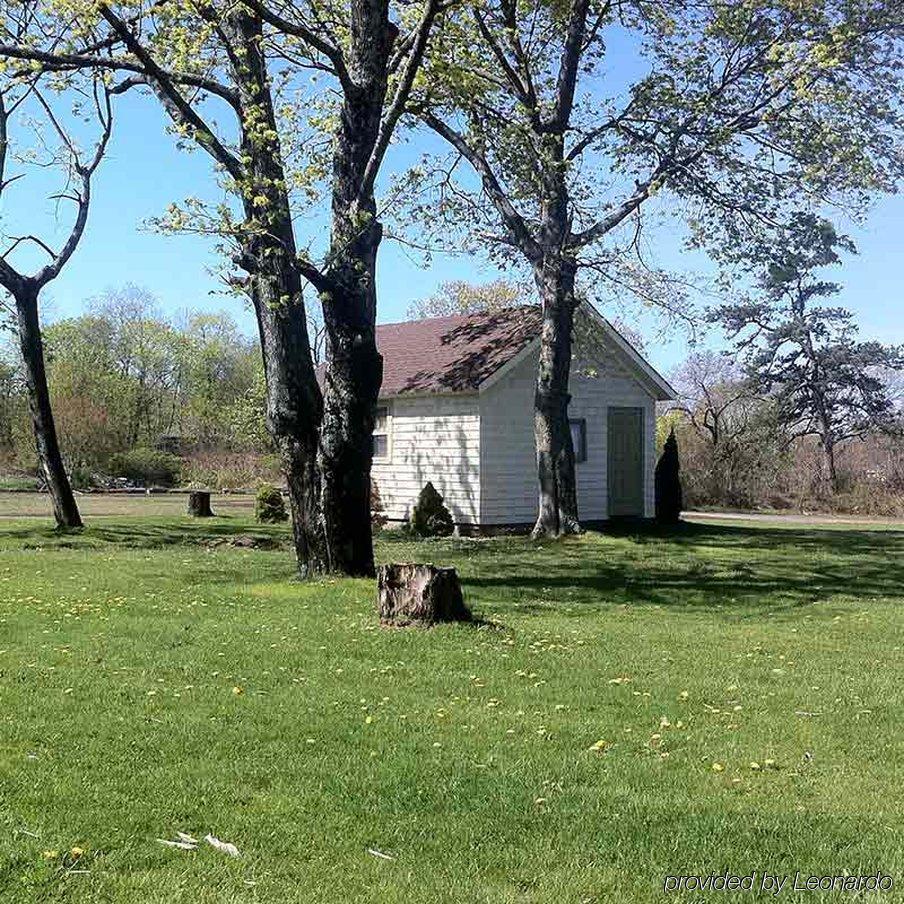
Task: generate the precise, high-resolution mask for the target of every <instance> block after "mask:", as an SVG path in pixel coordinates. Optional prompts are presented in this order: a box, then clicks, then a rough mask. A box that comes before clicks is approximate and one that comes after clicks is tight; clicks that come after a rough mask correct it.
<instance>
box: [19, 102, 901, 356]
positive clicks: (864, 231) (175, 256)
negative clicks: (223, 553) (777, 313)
mask: <svg viewBox="0 0 904 904" xmlns="http://www.w3.org/2000/svg"><path fill="white" fill-rule="evenodd" d="M392 162H393V161H392V160H390V161H389V164H390V165H392ZM205 192H206V194H207V197H210V198H214V199H216V198H217V190H216V189H215V188H214V187H213V179H212V168H211V165H210V162H209V159H208V158H207V156H206V155H204V154H202V153H198V152H196V153H186V152H185V151H182V150H179V149H178V148H176V146H175V142H174V141H173V139H172V138H171V137H169V136H167V135H166V134H165V133H164V120H163V117H162V114H161V112H160V111H159V109H158V108H157V106H156V104H155V103H154V102H153V101H152V99H150V98H147V97H141V96H138V95H134V96H127V97H125V98H123V99H122V100H121V101H120V103H119V106H118V116H117V123H116V131H115V135H114V139H113V141H112V144H111V147H110V149H109V153H108V156H107V159H106V160H105V161H104V163H103V164H102V167H101V170H100V172H99V173H98V176H97V178H96V185H95V192H94V204H93V205H92V209H91V216H90V220H89V225H88V229H87V231H86V234H85V236H84V238H83V241H82V244H81V247H80V248H79V250H78V252H77V253H76V256H75V257H74V258H73V259H72V261H71V262H70V264H69V265H68V267H67V268H66V270H65V271H64V273H63V274H62V276H61V277H60V278H59V279H58V280H57V281H56V282H55V283H54V284H53V286H52V287H51V289H50V290H49V292H48V302H49V304H48V305H47V311H48V315H49V317H52V318H53V319H57V318H60V317H66V316H72V315H74V314H77V313H79V312H80V311H82V310H83V309H84V303H85V300H86V299H88V298H90V297H91V296H94V295H97V294H98V293H100V292H102V291H103V290H104V289H105V288H107V287H115V286H120V285H122V284H124V283H127V282H132V283H136V284H138V285H140V286H143V287H146V288H147V289H149V290H150V291H151V292H152V293H153V294H154V295H155V296H156V297H157V298H158V300H159V302H160V305H161V307H162V308H163V309H164V310H165V311H167V312H172V313H175V312H176V311H179V310H184V309H208V310H213V309H225V310H229V311H230V312H231V313H232V314H233V315H234V316H235V317H236V319H237V320H238V321H239V322H240V323H241V324H242V326H243V327H244V328H245V329H247V330H248V331H249V332H253V331H254V320H253V316H252V315H251V314H250V312H249V311H247V310H245V309H243V307H242V304H241V302H239V301H237V300H236V299H234V298H230V297H226V296H224V295H220V294H217V293H218V284H217V280H216V278H215V276H214V275H213V274H212V273H211V268H213V267H214V266H215V264H216V257H215V255H214V252H213V242H212V241H211V240H209V239H206V238H203V237H196V236H165V235H160V234H157V233H155V232H153V231H152V230H150V229H149V228H148V227H146V226H145V225H144V224H145V222H146V221H147V220H148V219H149V218H151V217H153V216H155V215H159V214H161V213H162V212H163V211H164V210H165V208H166V206H167V205H168V204H169V203H170V202H172V201H178V200H181V199H182V198H184V197H186V196H189V195H196V196H197V195H202V196H203V195H204V193H205ZM36 198H37V199H38V201H37V202H36V200H35V199H36ZM66 213H68V211H66V212H64V213H63V214H61V215H60V216H59V218H58V220H57V216H56V212H55V208H54V207H53V205H52V204H51V203H50V202H46V201H45V200H44V192H43V191H42V190H41V186H40V184H39V183H38V182H35V183H33V184H32V185H31V187H30V188H29V187H28V183H27V180H23V181H22V182H21V183H19V185H18V186H17V190H16V191H15V192H13V191H11V192H10V197H9V198H8V199H7V200H5V201H4V209H3V220H4V226H5V229H6V231H8V232H14V233H15V232H18V231H22V228H23V227H22V226H21V225H20V222H21V221H24V220H26V219H27V221H28V224H29V226H30V227H34V228H36V229H38V228H39V229H40V230H41V231H40V235H41V236H42V237H44V238H48V237H49V238H48V240H49V241H51V243H54V242H53V239H54V238H55V237H56V238H57V242H56V243H57V244H58V239H59V235H61V234H62V229H61V227H64V226H66V225H68V223H69V217H68V216H67V215H66ZM55 224H56V226H57V235H56V236H55V235H54V228H55ZM842 226H843V228H845V229H847V230H848V231H850V233H851V235H852V236H853V237H854V239H855V241H856V242H857V245H858V247H859V249H860V254H859V255H858V256H857V257H854V258H851V259H849V260H848V262H847V263H846V265H845V266H844V268H843V269H838V270H836V272H835V273H834V274H833V275H832V278H834V279H836V280H837V281H839V282H841V283H843V284H844V286H845V289H844V293H843V295H842V296H841V297H840V299H839V300H840V303H841V304H844V305H845V306H846V307H849V308H851V309H852V310H853V311H855V312H856V314H857V317H858V321H859V323H860V325H861V329H862V333H863V335H864V337H869V338H877V339H881V340H883V341H886V342H904V288H902V278H904V272H902V236H904V199H902V198H900V197H891V198H883V199H880V200H879V201H878V203H877V204H876V207H875V209H874V210H873V212H872V214H871V216H870V218H869V221H868V223H867V225H866V226H865V227H864V228H853V227H852V225H851V224H842ZM311 228H314V229H322V228H323V225H322V222H316V221H315V222H314V224H313V226H312V227H311ZM680 236H681V231H680V227H679V226H666V227H661V228H659V229H658V230H656V231H655V232H650V233H649V234H648V235H647V245H648V247H649V248H650V250H651V253H652V255H653V259H654V260H655V262H656V263H657V264H659V265H661V266H663V267H666V268H670V269H674V270H677V271H681V272H686V273H692V274H693V273H698V274H705V273H706V272H707V270H708V262H707V260H706V258H705V256H704V255H702V254H688V253H687V252H686V251H685V250H684V249H683V247H682V242H681V237H680ZM300 243H301V244H304V242H303V241H302V242H300ZM495 275H496V273H495V271H494V270H492V269H491V268H489V267H487V266H486V265H485V264H484V263H483V262H482V261H480V260H478V259H474V258H466V257H462V256H452V255H437V256H435V257H434V258H433V261H432V263H431V264H430V266H429V268H427V269H425V268H424V267H423V266H422V265H421V263H420V262H419V261H418V260H417V259H415V258H414V257H412V255H411V253H410V252H409V251H406V250H405V249H403V248H401V247H399V246H398V245H396V244H394V243H392V242H386V243H384V245H383V248H382V250H381V253H380V260H379V270H378V278H379V305H380V307H379V315H378V319H379V320H380V321H381V322H388V321H393V320H399V319H403V318H404V315H405V311H406V309H407V307H408V305H409V304H410V303H411V302H412V301H413V300H415V299H417V298H419V297H423V296H427V295H429V294H431V293H432V292H433V291H434V289H435V288H436V287H437V286H438V285H439V283H440V282H442V281H444V280H449V279H465V280H470V281H482V280H488V279H491V278H493V277H494V276H495ZM609 313H612V312H609ZM621 316H622V317H623V318H624V319H625V320H627V321H628V322H630V323H631V324H632V325H633V326H634V327H635V328H637V329H639V330H640V331H641V332H642V333H644V334H645V335H646V337H647V344H646V353H647V356H648V357H649V358H650V360H651V361H652V362H653V363H654V364H655V365H656V366H657V367H659V368H661V369H662V370H664V371H668V370H669V369H670V368H671V367H672V366H673V365H674V364H675V363H677V361H679V360H681V358H682V357H683V356H684V355H685V354H686V353H687V351H688V342H687V336H686V335H685V334H684V333H683V332H682V331H681V330H679V329H678V328H674V329H671V330H666V331H665V332H664V333H663V331H662V330H661V328H659V327H658V326H657V324H655V323H653V322H652V321H651V319H650V317H649V316H648V315H646V314H645V313H644V312H643V311H642V310H640V309H639V308H638V307H636V306H634V307H632V306H630V305H629V306H628V307H627V308H626V310H624V311H622V312H621ZM716 342H717V337H715V336H713V337H710V339H709V344H715V343H716Z"/></svg>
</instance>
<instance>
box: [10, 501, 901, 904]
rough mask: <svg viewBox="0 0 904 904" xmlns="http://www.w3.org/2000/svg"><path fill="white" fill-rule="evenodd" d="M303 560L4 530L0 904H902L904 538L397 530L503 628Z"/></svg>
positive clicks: (127, 529)
mask: <svg viewBox="0 0 904 904" xmlns="http://www.w3.org/2000/svg"><path fill="white" fill-rule="evenodd" d="M234 534H251V535H253V536H256V537H259V538H261V539H262V540H265V541H266V542H265V545H270V546H274V547H275V548H262V549H243V548H236V547H234V546H232V545H231V544H230V542H229V541H230V537H231V536H232V535H234ZM285 539H286V534H285V531H284V530H283V529H281V528H275V529H268V528H261V527H259V526H256V525H254V524H252V523H251V522H250V521H248V520H246V516H244V515H241V514H230V515H227V516H224V517H220V518H217V519H216V520H214V521H210V522H196V521H190V520H189V519H188V518H184V517H180V516H171V517H160V516H155V517H120V518H115V517H113V518H97V519H95V520H94V522H93V524H92V525H91V526H90V527H89V528H88V529H87V530H86V531H85V532H84V533H82V534H78V535H68V536H59V535H56V534H55V533H54V532H53V531H51V530H50V529H49V527H48V526H47V523H46V522H45V521H44V520H39V519H34V518H32V519H27V520H15V519H5V520H4V521H3V523H2V524H0V718H2V729H0V901H3V902H4V904H5V902H14V901H22V902H35V901H38V902H42V901H66V902H84V901H91V902H140V904H148V902H160V904H163V902H167V904H171V902H192V904H195V902H267V904H270V902H279V904H281V902H296V901H297V902H315V904H316V902H343V904H344V902H380V904H383V902H406V904H407V902H431V904H433V902H465V904H470V902H491V904H497V902H553V904H559V902H619V904H620V902H646V901H655V900H659V899H660V898H662V897H663V896H662V893H661V890H662V886H663V881H664V878H665V876H666V875H668V874H688V873H700V872H702V873H707V872H710V871H720V872H724V871H725V870H731V871H732V872H735V873H738V874H748V873H750V872H751V871H753V870H756V871H757V872H758V874H759V876H761V875H762V872H763V871H764V870H768V871H770V872H772V873H781V874H786V873H790V874H793V873H794V872H796V871H797V870H800V871H801V875H802V876H803V877H805V876H807V875H810V874H816V875H822V874H836V873H839V872H841V871H843V870H847V871H849V872H852V873H861V872H862V873H869V872H875V871H876V870H881V871H882V872H883V873H884V874H890V875H891V876H893V877H894V878H895V880H896V887H895V888H894V890H893V891H892V892H891V893H888V894H886V895H882V894H872V895H868V896H867V898H868V900H904V895H902V894H900V893H899V892H900V890H901V889H902V888H904V819H902V812H904V787H902V784H904V747H902V739H904V731H902V728H901V713H902V705H904V683H902V677H904V670H902V663H904V653H902V649H904V614H902V609H901V605H902V602H904V533H902V532H898V531H894V530H872V531H867V530H864V531H857V530H848V529H806V530H803V529H782V528H780V527H775V526H771V525H770V526H756V527H745V526H740V525H737V524H735V525H720V524H714V523H707V524H705V525H691V526H687V527H686V528H685V529H684V530H683V531H681V532H680V533H678V534H676V535H674V536H670V537H663V536H656V535H655V534H643V533H640V534H630V533H626V534H622V535H616V536H602V535H598V534H589V535H586V536H584V537H581V538H577V539H575V540H573V541H570V542H567V543H562V544H558V545H552V544H541V545H536V544H533V543H531V542H529V541H527V540H524V539H499V540H490V541H465V540H462V541H443V542H431V543H423V544H420V545H412V544H410V543H408V542H406V541H405V540H404V539H403V538H401V537H399V536H397V535H396V536H393V535H391V534H390V533H385V534H384V535H383V538H382V539H381V540H380V542H379V549H378V553H379V556H380V558H381V559H382V560H387V559H395V560H409V559H417V560H422V561H434V562H437V563H451V564H455V565H456V566H458V568H459V570H460V573H461V574H462V577H463V581H464V588H465V594H466V597H467V599H468V600H469V601H470V603H471V604H472V606H473V608H474V610H475V613H476V614H477V615H478V616H480V618H481V619H482V620H483V621H482V623H481V624H480V626H479V627H466V626H447V627H441V628H437V629H434V630H431V631H423V630H384V629H380V628H379V627H378V626H377V624H376V621H375V617H374V607H373V603H374V587H373V584H372V582H369V581H351V580H330V581H322V582H317V583H310V584H300V583H297V582H295V581H293V580H292V579H291V576H292V567H291V561H290V553H289V552H288V549H287V548H286V547H285ZM753 764H756V766H758V767H759V768H756V766H754V765H753ZM177 831H183V832H188V833H191V834H192V835H194V836H195V837H196V838H202V837H203V836H204V835H205V834H206V833H207V832H212V833H213V834H214V835H216V836H218V837H219V838H221V839H224V840H227V841H231V842H233V843H235V844H236V845H237V846H238V848H239V850H240V852H241V857H240V858H239V859H231V858H229V857H227V856H225V855H224V854H222V853H220V852H218V851H216V850H214V849H213V848H211V847H209V846H206V845H203V844H202V845H201V846H200V847H199V849H198V850H197V851H194V852H188V851H180V850H174V849H170V848H167V847H164V846H162V845H160V844H159V843H158V842H157V841H156V840H155V839H157V838H171V837H173V836H174V834H175V833H176V832H177ZM72 848H81V849H83V851H84V853H83V854H82V855H81V856H80V857H77V858H73V856H72V854H71V853H70V852H71V849H72ZM368 849H373V850H376V851H379V852H382V853H384V854H386V855H388V856H389V857H391V858H392V859H386V858H384V857H380V856H375V855H374V854H373V853H369V851H368ZM759 876H758V879H757V882H758V883H759V881H760V879H759ZM838 897H846V896H839V895H825V896H823V895H820V894H819V893H813V892H810V893H797V892H793V891H787V890H786V891H785V892H784V893H783V894H782V895H781V896H780V897H779V898H778V900H780V901H796V900H801V901H816V900H822V899H826V900H835V899H837V898H838ZM743 898H744V896H743V895H738V894H733V895H728V896H727V899H728V900H739V899H743ZM666 899H668V900H683V901H684V900H686V901H701V900H723V895H719V894H717V895H712V896H708V897H707V896H701V895H700V894H687V895H681V894H671V895H669V896H666ZM763 899H764V900H765V899H766V897H765V896H764V898H763Z"/></svg>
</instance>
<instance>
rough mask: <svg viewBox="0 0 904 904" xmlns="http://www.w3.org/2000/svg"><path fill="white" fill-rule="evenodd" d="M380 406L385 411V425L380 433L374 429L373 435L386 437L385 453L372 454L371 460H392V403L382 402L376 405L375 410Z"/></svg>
mask: <svg viewBox="0 0 904 904" xmlns="http://www.w3.org/2000/svg"><path fill="white" fill-rule="evenodd" d="M381 408H382V409H383V410H384V411H385V412H386V426H385V429H384V430H383V431H382V432H381V433H377V431H376V430H374V436H385V437H386V454H385V455H376V454H374V457H373V460H374V461H378V462H387V461H392V404H391V403H390V402H384V403H383V404H381V405H377V411H379V410H380V409H381Z"/></svg>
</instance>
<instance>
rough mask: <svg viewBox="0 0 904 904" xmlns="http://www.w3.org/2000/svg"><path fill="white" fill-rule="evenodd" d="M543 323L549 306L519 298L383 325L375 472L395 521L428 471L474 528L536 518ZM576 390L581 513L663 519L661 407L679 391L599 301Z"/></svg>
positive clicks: (588, 517)
mask: <svg viewBox="0 0 904 904" xmlns="http://www.w3.org/2000/svg"><path fill="white" fill-rule="evenodd" d="M540 323H541V321H540V311H539V309H538V308H536V307H519V308H510V309H508V310H505V311H501V312H497V313H491V314H487V313H484V314H471V315H459V316H452V317H434V318H429V319H426V320H415V321H410V322H407V323H391V324H385V325H382V326H378V327H377V347H378V348H379V350H380V353H381V354H382V355H383V385H382V388H381V391H380V402H379V407H378V410H377V424H376V428H375V430H374V463H373V476H374V479H375V481H376V484H377V487H378V489H379V492H380V498H381V501H382V503H383V506H384V509H385V511H384V514H385V515H386V516H387V517H388V518H389V519H390V521H402V520H405V519H406V518H407V517H408V515H409V512H410V511H411V508H412V506H413V505H414V502H415V501H416V499H417V496H418V493H419V492H420V490H421V489H422V488H423V486H424V484H426V483H427V481H428V480H429V481H432V483H433V485H434V486H435V487H436V488H437V489H438V490H439V492H440V493H442V495H443V496H444V497H445V501H446V505H447V506H448V508H449V510H450V511H451V512H452V515H453V516H454V518H455V520H456V522H457V523H458V524H459V525H460V526H461V527H462V528H464V529H466V530H474V529H480V528H487V529H499V528H503V527H531V526H532V525H533V523H534V521H535V520H536V516H537V472H536V459H535V447H534V433H533V400H534V381H535V375H536V367H537V358H538V354H539V335H540ZM570 389H571V396H572V398H571V402H570V404H569V416H570V419H571V429H572V436H573V439H574V448H575V454H576V458H577V483H578V509H579V514H580V517H581V521H582V523H584V524H591V525H592V524H593V523H595V522H602V521H606V520H608V519H610V518H615V517H635V518H649V517H652V515H653V469H654V465H655V461H654V459H655V430H656V403H657V402H659V401H666V400H668V399H672V398H674V397H675V393H674V391H673V390H672V388H671V387H670V386H669V384H668V383H667V382H666V381H665V380H664V379H663V378H662V377H661V376H660V375H659V374H658V373H657V372H656V371H655V370H654V369H653V368H652V367H651V366H650V364H648V363H647V362H646V361H645V360H644V359H643V358H642V357H641V356H640V354H639V353H638V352H637V351H636V350H635V349H634V348H633V347H632V346H631V344H630V343H629V342H628V341H627V340H626V339H625V338H624V337H623V336H621V335H620V334H619V333H618V332H617V331H616V330H615V329H614V328H613V327H612V325H611V324H610V323H609V322H608V321H607V320H605V318H603V317H602V316H601V315H600V314H599V313H598V312H597V311H596V310H595V309H594V308H593V307H592V306H590V305H588V304H584V305H582V306H581V307H580V308H579V309H578V311H577V313H576V320H575V354H574V360H573V363H572V369H571V377H570Z"/></svg>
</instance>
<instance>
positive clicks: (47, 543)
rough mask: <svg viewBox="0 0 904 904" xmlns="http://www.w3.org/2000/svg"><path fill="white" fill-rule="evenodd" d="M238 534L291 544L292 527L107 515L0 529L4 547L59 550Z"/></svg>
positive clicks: (274, 545)
mask: <svg viewBox="0 0 904 904" xmlns="http://www.w3.org/2000/svg"><path fill="white" fill-rule="evenodd" d="M238 538H242V539H243V540H250V541H252V544H251V545H254V546H257V547H258V548H261V549H282V548H285V549H288V548H290V542H289V534H288V528H287V527H286V526H284V525H264V524H256V523H254V522H250V521H249V520H248V519H243V518H231V517H228V516H222V517H216V518H203V519H201V518H188V517H175V518H155V519H149V518H143V517H138V518H131V519H130V518H117V519H112V518H104V519H103V520H102V521H101V520H97V521H95V522H93V523H92V522H89V523H88V525H87V526H86V527H85V528H84V529H83V530H79V531H60V530H57V529H56V528H54V527H52V526H44V525H40V526H38V525H28V526H26V525H17V526H16V527H4V528H0V549H25V550H42V551H43V550H54V549H86V550H90V549H103V548H105V547H109V546H113V547H116V548H120V549H162V548H165V547H168V546H180V545H189V546H207V547H209V546H217V545H228V544H230V543H231V542H233V541H237V540H238Z"/></svg>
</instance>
